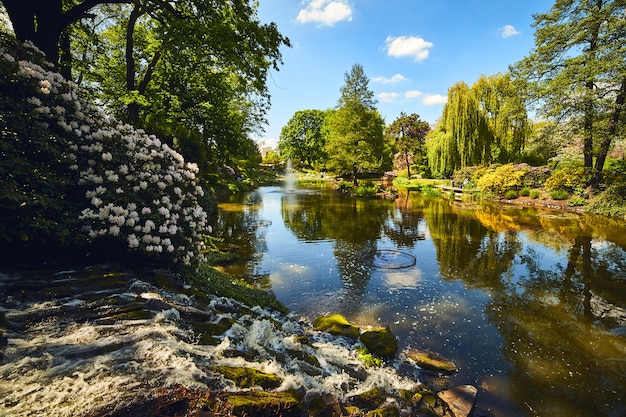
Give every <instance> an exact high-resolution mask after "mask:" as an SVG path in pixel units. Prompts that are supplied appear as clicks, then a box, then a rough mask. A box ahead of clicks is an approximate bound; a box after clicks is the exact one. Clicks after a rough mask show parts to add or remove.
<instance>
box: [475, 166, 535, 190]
mask: <svg viewBox="0 0 626 417" xmlns="http://www.w3.org/2000/svg"><path fill="white" fill-rule="evenodd" d="M525 172H526V171H525V170H524V169H516V168H515V167H514V166H513V164H507V165H502V166H499V167H497V168H495V169H490V170H489V171H488V172H487V173H486V174H485V175H483V176H482V177H481V178H480V179H479V180H478V181H477V183H476V185H477V186H478V188H479V189H480V190H481V191H483V192H486V193H496V194H502V193H504V192H506V191H507V190H510V189H515V188H520V187H521V186H522V178H523V177H524V174H525Z"/></svg>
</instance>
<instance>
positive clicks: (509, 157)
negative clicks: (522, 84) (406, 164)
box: [427, 74, 530, 176]
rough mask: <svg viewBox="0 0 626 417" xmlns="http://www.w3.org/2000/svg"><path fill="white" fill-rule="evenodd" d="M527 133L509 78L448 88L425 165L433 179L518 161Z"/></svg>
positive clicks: (500, 76)
mask: <svg viewBox="0 0 626 417" xmlns="http://www.w3.org/2000/svg"><path fill="white" fill-rule="evenodd" d="M529 134H530V123H529V120H528V115H527V113H526V108H525V107H524V104H523V100H522V97H521V94H519V93H518V91H517V90H516V88H515V86H514V84H513V83H512V82H511V79H510V77H509V75H508V74H496V75H492V76H489V77H487V76H484V75H483V76H481V77H480V78H479V79H478V80H477V81H476V82H475V83H474V85H472V87H469V86H468V85H467V84H465V83H464V82H462V81H461V82H458V83H456V84H455V85H453V86H452V87H451V88H450V89H449V90H448V102H447V103H446V105H445V107H444V109H443V114H442V116H441V120H440V122H439V124H438V126H437V127H436V129H435V130H434V131H433V132H432V133H431V134H430V136H429V138H428V140H427V149H428V163H429V165H430V169H431V171H432V172H433V174H434V175H436V176H449V175H450V174H451V173H452V172H454V171H455V170H456V169H459V168H462V167H465V166H472V165H486V164H491V163H494V162H500V163H506V162H513V161H515V160H516V159H518V158H519V157H520V155H521V152H522V150H523V147H524V142H525V140H526V138H527V137H528V135H529Z"/></svg>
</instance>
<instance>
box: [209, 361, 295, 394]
mask: <svg viewBox="0 0 626 417" xmlns="http://www.w3.org/2000/svg"><path fill="white" fill-rule="evenodd" d="M211 369H212V370H213V371H215V372H218V373H220V374H222V375H224V378H226V379H230V380H231V381H234V382H235V383H236V384H237V386H238V387H240V388H250V387H254V386H260V387H263V388H264V389H274V388H278V387H279V386H280V384H282V383H283V380H282V379H280V378H279V377H277V376H276V375H272V374H266V373H265V372H261V371H257V370H256V369H252V368H245V367H234V368H233V367H229V366H214V367H212V368H211Z"/></svg>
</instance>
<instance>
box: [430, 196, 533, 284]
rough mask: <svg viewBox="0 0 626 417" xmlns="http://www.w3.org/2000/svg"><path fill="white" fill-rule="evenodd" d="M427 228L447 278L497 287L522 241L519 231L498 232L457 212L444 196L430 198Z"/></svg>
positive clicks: (444, 276)
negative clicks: (441, 197)
mask: <svg viewBox="0 0 626 417" xmlns="http://www.w3.org/2000/svg"><path fill="white" fill-rule="evenodd" d="M425 213H426V214H425V215H426V220H427V224H428V230H429V231H430V235H431V238H432V241H433V244H434V245H435V247H436V249H437V261H438V262H439V269H440V273H441V275H442V277H443V278H444V279H463V281H464V282H466V283H467V284H471V285H472V286H474V285H475V286H478V287H481V288H490V289H497V288H499V287H500V286H501V285H502V278H503V277H504V276H506V275H507V273H508V271H509V270H510V269H511V266H512V264H513V261H514V259H515V256H516V255H517V253H518V252H519V251H520V250H521V244H520V242H519V239H518V237H517V233H515V232H508V233H503V234H501V233H498V232H495V231H493V230H490V229H488V228H486V227H485V226H483V224H482V223H481V222H479V221H477V220H476V219H475V218H472V217H471V216H465V215H463V214H460V213H457V212H455V211H454V210H453V209H452V207H451V206H450V205H449V204H448V203H447V202H446V201H445V200H442V199H433V200H429V201H428V207H427V209H426V210H425Z"/></svg>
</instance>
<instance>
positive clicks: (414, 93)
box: [404, 90, 424, 98]
mask: <svg viewBox="0 0 626 417" xmlns="http://www.w3.org/2000/svg"><path fill="white" fill-rule="evenodd" d="M423 95H424V93H422V92H421V91H417V90H410V91H407V92H406V93H404V98H418V97H421V96H423Z"/></svg>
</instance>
